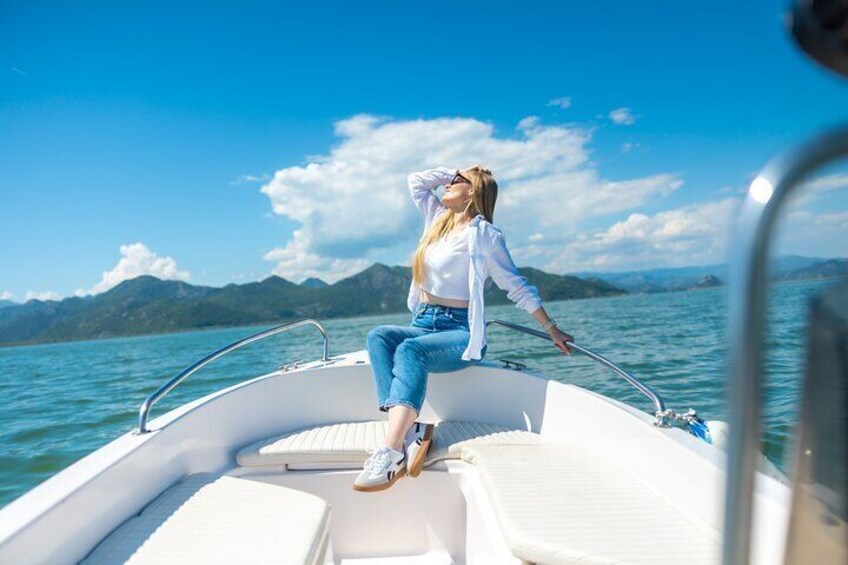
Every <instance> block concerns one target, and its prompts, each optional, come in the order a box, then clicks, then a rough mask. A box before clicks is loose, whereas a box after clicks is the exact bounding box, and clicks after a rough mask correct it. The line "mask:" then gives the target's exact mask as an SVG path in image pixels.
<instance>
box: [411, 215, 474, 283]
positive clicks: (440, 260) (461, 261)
mask: <svg viewBox="0 0 848 565" xmlns="http://www.w3.org/2000/svg"><path fill="white" fill-rule="evenodd" d="M468 233H469V228H468V226H466V227H465V228H463V229H462V230H461V231H460V232H459V233H454V234H450V235H448V236H447V237H443V238H441V239H439V240H438V241H436V242H435V243H432V244H431V245H430V246H429V247H428V248H427V251H425V252H424V271H425V275H424V283H423V284H422V285H421V288H423V289H424V290H426V291H427V292H429V293H430V294H432V295H434V296H440V297H442V298H454V299H457V300H470V298H471V294H470V291H469V288H468V270H469V268H470V265H471V257H470V256H469V255H468Z"/></svg>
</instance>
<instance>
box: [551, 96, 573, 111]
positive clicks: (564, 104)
mask: <svg viewBox="0 0 848 565" xmlns="http://www.w3.org/2000/svg"><path fill="white" fill-rule="evenodd" d="M548 106H557V107H559V108H562V109H563V110H565V109H567V108H570V107H571V98H569V97H568V96H563V97H562V98H554V99H553V100H548Z"/></svg>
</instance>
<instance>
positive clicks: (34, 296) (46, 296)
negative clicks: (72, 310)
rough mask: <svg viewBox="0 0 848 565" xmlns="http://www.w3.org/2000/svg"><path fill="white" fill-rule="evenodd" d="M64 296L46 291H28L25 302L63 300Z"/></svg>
mask: <svg viewBox="0 0 848 565" xmlns="http://www.w3.org/2000/svg"><path fill="white" fill-rule="evenodd" d="M61 299H62V296H61V295H60V294H59V293H58V292H53V291H52V290H45V291H43V292H39V291H35V290H28V291H27V293H26V296H25V297H24V300H61Z"/></svg>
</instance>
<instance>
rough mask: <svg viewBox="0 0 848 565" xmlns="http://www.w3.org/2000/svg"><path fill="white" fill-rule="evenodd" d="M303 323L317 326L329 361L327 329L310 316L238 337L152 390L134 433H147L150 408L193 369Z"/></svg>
mask: <svg viewBox="0 0 848 565" xmlns="http://www.w3.org/2000/svg"><path fill="white" fill-rule="evenodd" d="M305 324H311V325H313V326H315V327H316V328H318V330H319V331H320V332H321V334H322V335H323V336H324V355H323V357H322V358H321V360H322V361H325V362H326V361H329V360H330V338H329V336H328V335H327V329H326V328H325V327H324V325H323V324H321V322H319V321H317V320H313V319H311V318H306V319H303V320H298V321H297V322H291V323H289V324H283V325H281V326H276V327H273V328H271V329H268V330H265V331H261V332H259V333H256V334H253V335H251V336H248V337H246V338H244V339H240V340H238V341H235V342H233V343H231V344H229V345H227V346H226V347H222V348H221V349H219V350H218V351H215V352H214V353H210V354H209V355H207V356H206V357H204V358H203V359H201V360H200V361H197V362H196V363H194V364H193V365H191V366H190V367H187V368H185V369H183V370H182V371H181V372H180V373H179V374H178V375H177V376H175V377H174V378H172V379H171V380H169V381H168V382H167V383H165V384H164V385H162V386H161V387H159V390H157V391H156V392H154V393H153V394H151V395H150V396H148V397H147V400H145V401H144V402H143V403H142V405H141V407H140V408H139V410H138V429H137V430H136V431H135V433H136V435H141V434H146V433H148V431H149V430H148V429H147V416H148V414H149V413H150V409H151V408H152V407H153V405H154V404H156V403H157V402H158V401H159V400H160V399H161V398H162V397H163V396H165V395H166V394H168V393H169V392H171V390H173V389H174V387H176V386H177V385H178V384H180V383H181V382H182V381H183V380H185V379H186V378H187V377H188V376H189V375H191V374H192V373H194V372H195V371H197V370H199V369H200V368H202V367H204V366H206V365H207V364H209V363H211V362H212V361H214V360H215V359H217V358H219V357H222V356H224V355H226V354H227V353H229V352H230V351H233V350H235V349H238V348H239V347H242V346H245V345H247V344H248V343H253V342H254V341H259V340H260V339H264V338H266V337H270V336H272V335H276V334H278V333H281V332H285V331H288V330H292V329H294V328H297V327H299V326H303V325H305Z"/></svg>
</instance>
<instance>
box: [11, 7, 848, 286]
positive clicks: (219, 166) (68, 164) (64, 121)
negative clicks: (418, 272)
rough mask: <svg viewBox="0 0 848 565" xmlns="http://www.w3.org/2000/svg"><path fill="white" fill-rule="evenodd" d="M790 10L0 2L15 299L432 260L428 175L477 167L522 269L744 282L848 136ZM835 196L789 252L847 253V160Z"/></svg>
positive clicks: (794, 236)
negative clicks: (807, 161)
mask: <svg viewBox="0 0 848 565" xmlns="http://www.w3.org/2000/svg"><path fill="white" fill-rule="evenodd" d="M787 6H788V2H771V1H763V0H755V1H751V2H744V3H731V2H718V3H709V4H697V3H689V2H672V1H669V2H660V1H657V2H639V3H636V2H628V1H620V2H615V1H614V2H602V3H597V2H581V3H576V2H537V1H533V0H529V1H524V2H520V3H514V2H505V3H499V2H426V3H412V2H402V3H401V2H385V1H382V2H368V1H363V2H356V3H352V2H317V1H313V2H308V3H307V2H303V3H289V2H286V3H280V2H276V3H271V2H268V3H262V2H254V3H245V2H216V3H209V2H202V3H201V2H197V3H192V2H179V3H172V2H168V3H166V2H158V1H152V2H145V3H135V4H133V5H129V3H121V2H105V1H104V2H74V3H67V2H64V3H60V2H52V3H51V2H38V1H26V2H24V1H19V2H15V1H12V0H0V299H11V300H14V301H19V302H22V301H24V300H28V299H31V298H38V299H59V298H62V297H67V296H73V295H75V294H76V295H89V294H97V293H100V292H103V291H105V290H108V289H109V288H112V287H113V286H114V285H116V284H118V283H120V282H121V281H122V280H126V279H128V278H132V277H135V276H138V275H140V274H153V275H155V276H158V277H160V278H166V279H177V280H186V281H188V282H191V283H192V284H201V285H210V286H223V285H226V284H230V283H238V284H241V283H245V282H250V281H256V280H262V279H264V278H266V277H268V276H270V275H272V274H276V275H278V276H282V277H284V278H286V279H289V280H292V281H293V282H298V283H299V282H301V281H303V280H304V279H305V278H307V277H320V278H322V279H323V280H325V281H327V282H330V283H332V282H336V281H337V280H340V279H342V278H345V277H347V276H351V275H353V274H355V273H357V272H359V271H361V270H362V269H364V268H367V267H368V266H370V265H371V264H372V263H374V262H381V263H385V264H388V265H409V264H410V259H411V255H412V252H413V251H414V249H415V246H416V244H417V241H418V238H419V237H420V235H421V230H422V227H423V224H422V220H421V218H420V216H419V215H418V213H417V211H416V209H415V207H414V205H413V204H412V200H411V198H410V197H409V194H408V191H407V185H406V177H407V175H408V174H409V173H410V172H413V171H418V170H423V169H427V168H431V167H437V166H448V167H452V168H464V167H467V166H470V165H472V164H474V163H478V162H479V163H483V164H485V165H486V166H488V167H489V168H490V169H492V171H493V173H494V175H495V178H496V179H497V180H498V184H499V187H500V191H499V198H498V203H497V207H496V211H495V223H496V224H497V225H499V226H500V227H501V229H503V230H504V233H505V234H506V241H507V244H508V246H509V248H510V252H511V254H512V256H513V259H514V260H515V262H516V263H517V264H518V265H519V266H532V267H536V268H540V269H543V270H546V271H548V272H553V273H569V272H580V271H600V272H604V271H624V270H638V269H648V268H656V267H674V266H689V265H703V264H711V263H719V262H722V261H724V260H725V259H726V256H727V250H728V249H729V247H730V245H731V244H732V242H731V241H730V239H731V237H732V236H731V234H732V226H733V219H734V216H735V213H736V211H737V210H738V207H739V204H740V202H741V198H742V196H743V193H744V191H745V189H746V187H747V185H748V184H749V183H750V182H751V180H752V179H753V178H754V176H755V175H756V172H757V171H758V170H760V169H761V168H762V167H763V166H764V165H765V163H766V162H767V161H768V160H769V159H770V158H772V157H773V156H775V155H776V154H777V153H779V152H781V151H784V150H787V149H788V148H790V147H792V146H794V145H796V144H798V143H800V142H801V141H802V140H804V139H806V138H809V137H810V136H812V135H815V134H816V133H819V132H821V131H823V130H824V129H826V128H829V127H832V126H834V125H837V124H839V123H845V122H846V117H848V81H845V80H844V79H840V78H839V77H837V76H836V75H833V74H831V73H829V72H828V71H826V70H824V69H822V68H820V67H819V66H818V65H817V64H815V63H814V62H812V61H811V60H809V59H807V58H806V57H805V56H804V55H803V54H802V53H801V52H800V51H799V50H798V49H797V48H796V47H795V46H794V44H793V43H792V41H791V39H790V36H789V34H788V32H787V31H786V26H785V23H784V19H785V14H784V12H785V11H786V7H787ZM810 182H811V183H813V184H815V188H814V189H813V190H810V191H808V192H807V193H805V196H804V197H802V198H801V199H799V200H798V202H797V203H796V204H795V205H793V207H792V208H791V209H790V211H789V212H788V213H787V215H786V218H785V222H783V223H782V226H784V228H785V229H784V230H783V231H782V232H781V238H780V244H779V248H778V251H779V252H780V253H797V254H803V255H808V256H816V257H845V256H848V238H846V237H845V236H844V234H845V233H846V228H848V197H846V195H845V192H846V191H845V190H839V189H841V188H845V187H848V168H846V167H844V166H843V167H835V168H833V169H831V170H828V171H825V172H824V173H823V174H822V175H821V176H820V178H817V179H813V180H811V181H810ZM840 234H841V235H840Z"/></svg>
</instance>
